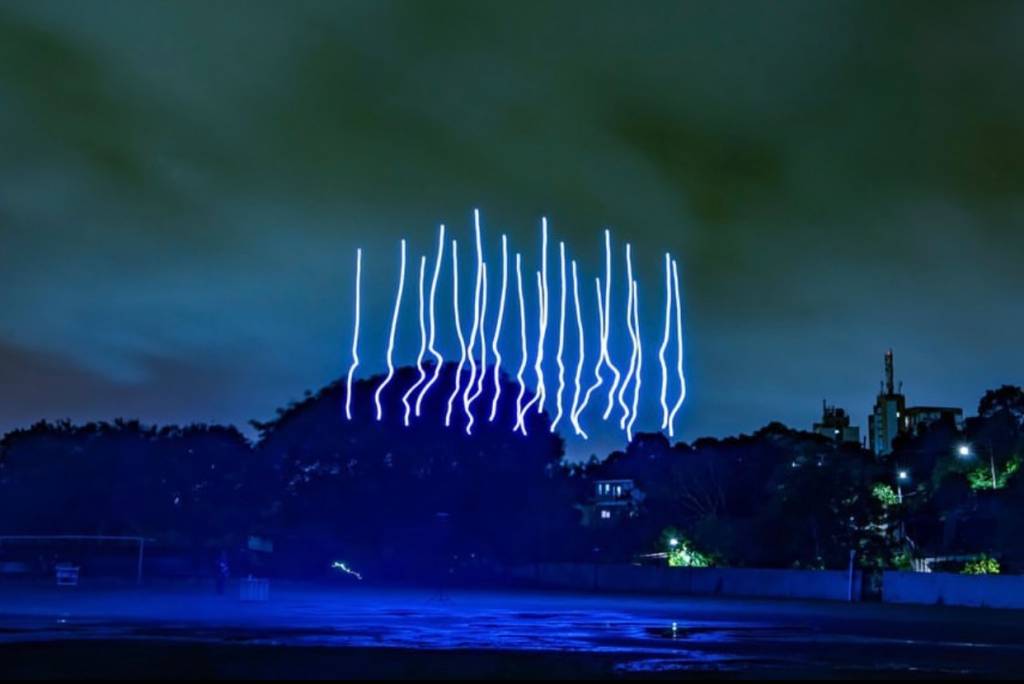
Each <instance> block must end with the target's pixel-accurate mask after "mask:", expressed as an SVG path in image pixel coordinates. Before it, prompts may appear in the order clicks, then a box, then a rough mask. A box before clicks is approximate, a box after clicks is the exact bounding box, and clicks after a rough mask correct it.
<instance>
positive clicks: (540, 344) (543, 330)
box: [523, 218, 548, 413]
mask: <svg viewBox="0 0 1024 684" xmlns="http://www.w3.org/2000/svg"><path fill="white" fill-rule="evenodd" d="M540 253H541V270H540V271H538V272H537V314H538V319H539V320H538V334H537V357H536V359H535V360H534V363H533V371H534V374H535V375H536V376H537V389H536V391H535V393H534V395H533V398H532V399H530V401H529V402H527V404H526V406H525V407H523V411H528V410H529V409H530V407H532V406H533V405H534V404H537V413H541V412H543V411H544V398H545V397H546V396H547V391H546V389H545V386H544V339H545V338H546V337H547V332H548V220H547V219H546V218H544V219H541V252H540Z"/></svg>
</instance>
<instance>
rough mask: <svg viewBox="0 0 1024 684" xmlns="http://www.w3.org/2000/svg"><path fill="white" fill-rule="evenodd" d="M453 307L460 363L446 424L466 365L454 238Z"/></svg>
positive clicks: (457, 256) (450, 397) (457, 252)
mask: <svg viewBox="0 0 1024 684" xmlns="http://www.w3.org/2000/svg"><path fill="white" fill-rule="evenodd" d="M452 307H453V310H454V315H455V334H456V335H457V336H458V338H459V350H460V356H459V365H458V367H457V368H456V369H455V389H453V390H452V393H451V395H450V396H449V397H448V410H447V411H446V412H445V414H444V425H445V427H449V426H450V425H451V424H452V405H453V404H454V403H455V397H457V396H458V394H459V386H460V385H459V383H461V382H462V369H463V367H464V366H465V365H466V339H465V338H464V337H463V336H462V323H461V321H459V245H458V242H457V241H456V240H452Z"/></svg>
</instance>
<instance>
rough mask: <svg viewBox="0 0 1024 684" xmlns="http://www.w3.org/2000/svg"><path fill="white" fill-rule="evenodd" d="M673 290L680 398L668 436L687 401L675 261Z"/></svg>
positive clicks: (671, 434)
mask: <svg viewBox="0 0 1024 684" xmlns="http://www.w3.org/2000/svg"><path fill="white" fill-rule="evenodd" d="M672 289H673V291H674V293H675V302H676V374H677V375H678V376H679V398H678V399H676V403H675V405H674V406H673V407H672V411H671V412H670V413H669V415H668V436H669V437H673V436H675V431H674V428H673V426H674V425H675V420H676V413H678V412H679V408H680V407H681V406H682V405H683V400H684V399H686V378H685V377H684V376H683V314H682V309H683V303H682V300H681V298H680V297H679V266H678V264H677V262H676V260H675V259H673V260H672Z"/></svg>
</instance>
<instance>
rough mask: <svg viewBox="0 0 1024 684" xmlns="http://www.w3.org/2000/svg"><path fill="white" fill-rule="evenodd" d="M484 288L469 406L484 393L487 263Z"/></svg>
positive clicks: (485, 265) (485, 263) (485, 372)
mask: <svg viewBox="0 0 1024 684" xmlns="http://www.w3.org/2000/svg"><path fill="white" fill-rule="evenodd" d="M483 272H484V286H483V289H482V290H481V297H480V372H479V373H477V376H476V390H475V391H474V392H473V395H472V396H471V397H470V398H469V402H470V404H472V403H473V402H474V401H476V398H477V397H479V396H480V394H481V393H482V392H483V391H484V378H485V377H486V376H487V262H486V261H485V262H484V271H483Z"/></svg>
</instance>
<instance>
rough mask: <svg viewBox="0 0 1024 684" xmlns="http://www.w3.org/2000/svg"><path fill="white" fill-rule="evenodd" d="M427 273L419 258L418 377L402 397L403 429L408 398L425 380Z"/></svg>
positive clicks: (406, 417)
mask: <svg viewBox="0 0 1024 684" xmlns="http://www.w3.org/2000/svg"><path fill="white" fill-rule="evenodd" d="M426 272H427V257H425V256H421V257H420V288H419V293H420V297H419V300H420V309H419V310H420V351H419V354H417V356H416V370H417V371H419V377H418V378H416V382H414V383H413V384H412V385H410V386H409V389H407V390H406V391H405V394H403V395H402V405H403V406H405V418H404V421H405V427H409V414H410V413H411V412H412V407H411V406H409V397H411V396H412V393H413V392H415V391H416V388H417V387H419V386H420V384H421V383H422V382H423V381H424V380H425V379H426V378H427V372H426V370H424V369H423V355H424V354H425V353H426V351H427V326H426V323H425V322H424V320H425V319H424V314H423V280H424V276H425V275H426Z"/></svg>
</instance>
